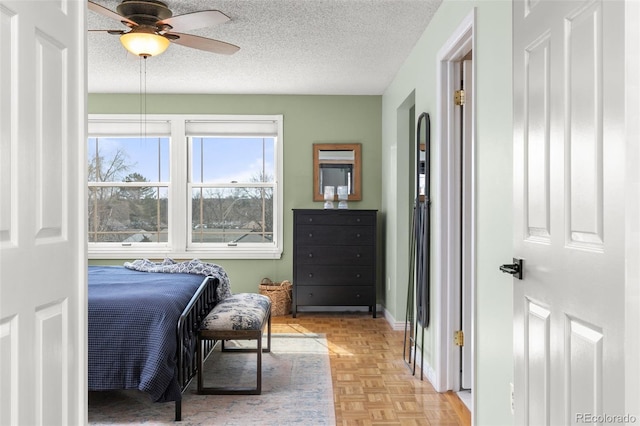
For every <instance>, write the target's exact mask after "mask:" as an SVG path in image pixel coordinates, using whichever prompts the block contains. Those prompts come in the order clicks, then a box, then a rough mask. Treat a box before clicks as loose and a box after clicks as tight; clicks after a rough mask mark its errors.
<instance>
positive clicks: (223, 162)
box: [87, 137, 274, 183]
mask: <svg viewBox="0 0 640 426" xmlns="http://www.w3.org/2000/svg"><path fill="white" fill-rule="evenodd" d="M201 141H204V144H202V143H201ZM263 142H264V143H263ZM169 145H170V144H169V138H147V139H146V140H144V139H140V138H108V137H105V138H99V150H100V154H101V155H102V156H103V158H104V159H105V160H107V161H108V160H109V159H111V158H113V156H114V154H115V153H116V152H117V151H118V150H121V151H124V152H126V163H127V164H129V165H130V166H131V168H130V169H129V170H128V171H127V172H126V173H124V175H127V174H130V173H134V172H136V173H139V174H141V175H142V176H144V177H145V178H147V179H148V180H149V181H157V180H160V181H167V180H169ZM193 145H194V147H193V170H192V175H193V178H194V179H193V181H194V182H201V179H200V176H201V167H200V166H201V164H204V166H205V167H204V175H203V179H202V181H204V182H216V183H229V182H232V181H236V182H249V181H251V179H252V178H255V177H257V176H259V174H260V171H261V170H262V168H263V149H264V160H265V161H264V168H265V171H266V173H267V175H268V176H271V177H273V176H274V143H273V139H271V138H265V139H264V140H263V139H262V138H217V139H215V140H214V139H213V138H194V143H193ZM95 146H96V145H95V138H89V143H88V152H87V155H88V157H89V159H91V158H93V157H94V156H95ZM201 148H202V150H201ZM201 159H202V160H203V161H202V162H201ZM158 169H160V173H158Z"/></svg>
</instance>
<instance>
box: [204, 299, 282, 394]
mask: <svg viewBox="0 0 640 426" xmlns="http://www.w3.org/2000/svg"><path fill="white" fill-rule="evenodd" d="M265 326H267V347H266V348H263V347H262V336H263V332H264V328H265ZM205 340H215V341H220V342H221V343H220V344H221V350H222V351H223V352H256V354H257V364H256V387H255V388H245V387H233V386H227V387H206V386H204V377H203V369H202V367H203V363H204V360H203V359H202V342H203V341H205ZM225 340H257V344H256V348H255V349H252V348H225V345H224V342H225ZM198 349H199V350H198V393H200V394H208V395H238V394H240V395H260V393H261V392H262V352H270V351H271V300H270V299H269V298H268V297H267V296H263V295H261V294H254V293H238V294H234V295H232V296H229V297H227V298H226V299H224V300H222V301H221V302H219V303H218V304H217V305H216V306H215V307H214V308H213V310H212V311H211V312H210V313H209V315H207V316H206V318H205V319H204V320H203V321H202V325H201V326H200V330H199V331H198Z"/></svg>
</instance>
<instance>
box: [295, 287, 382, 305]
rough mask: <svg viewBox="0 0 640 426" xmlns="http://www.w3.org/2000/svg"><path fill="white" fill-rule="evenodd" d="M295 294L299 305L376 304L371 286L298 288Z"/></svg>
mask: <svg viewBox="0 0 640 426" xmlns="http://www.w3.org/2000/svg"><path fill="white" fill-rule="evenodd" d="M295 292H296V297H295V298H296V302H297V304H298V305H309V306H323V305H326V306H359V305H373V304H374V302H373V292H372V290H371V286H351V287H342V286H302V287H298V286H296V287H295Z"/></svg>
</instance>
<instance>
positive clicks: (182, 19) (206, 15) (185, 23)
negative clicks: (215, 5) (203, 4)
mask: <svg viewBox="0 0 640 426" xmlns="http://www.w3.org/2000/svg"><path fill="white" fill-rule="evenodd" d="M228 20H229V17H228V16H227V15H225V14H224V13H222V12H220V11H218V10H202V11H200V12H193V13H185V14H184V15H177V16H173V17H171V18H167V19H163V20H162V21H158V22H157V23H156V25H157V26H158V27H161V26H162V25H170V26H171V28H172V29H173V30H175V31H179V32H184V31H191V30H195V29H198V28H204V27H212V26H214V25H220V24H224V23H225V22H227V21H228Z"/></svg>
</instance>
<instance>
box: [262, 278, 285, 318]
mask: <svg viewBox="0 0 640 426" xmlns="http://www.w3.org/2000/svg"><path fill="white" fill-rule="evenodd" d="M292 287H293V284H291V282H290V281H289V280H284V281H282V282H275V283H274V282H273V281H271V280H270V279H269V278H263V279H262V282H261V283H260V284H259V285H258V289H259V290H260V294H262V295H264V296H267V297H269V299H271V315H272V316H274V317H275V316H281V315H288V314H289V313H290V312H291V288H292Z"/></svg>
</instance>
